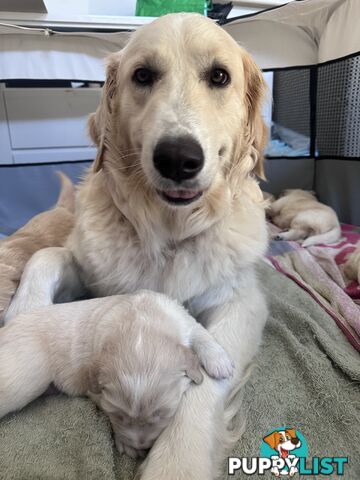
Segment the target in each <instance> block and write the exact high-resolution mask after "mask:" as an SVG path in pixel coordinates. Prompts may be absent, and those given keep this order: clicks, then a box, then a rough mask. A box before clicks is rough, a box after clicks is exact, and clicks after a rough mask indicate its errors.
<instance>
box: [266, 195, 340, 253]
mask: <svg viewBox="0 0 360 480" xmlns="http://www.w3.org/2000/svg"><path fill="white" fill-rule="evenodd" d="M268 215H269V216H270V218H271V221H272V222H273V223H274V224H275V225H276V226H277V227H279V228H281V229H282V230H283V231H282V232H280V233H276V234H274V236H273V238H274V239H275V240H297V241H301V243H302V246H303V247H310V245H316V244H319V243H334V242H337V241H338V240H339V239H340V237H341V228H340V224H339V220H338V218H337V215H336V213H335V211H334V210H333V209H332V208H331V207H328V206H327V205H324V204H323V203H320V202H319V201H318V200H317V199H316V197H315V194H314V193H313V192H308V191H305V190H297V189H295V190H285V192H284V194H283V195H282V196H281V197H280V198H278V199H277V200H275V201H273V202H272V203H271V206H270V209H269V211H268Z"/></svg>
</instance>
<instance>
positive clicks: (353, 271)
mask: <svg viewBox="0 0 360 480" xmlns="http://www.w3.org/2000/svg"><path fill="white" fill-rule="evenodd" d="M344 272H345V275H346V276H347V277H349V278H351V279H352V280H357V282H358V283H359V284H360V242H358V244H357V246H356V248H355V250H354V251H353V252H352V254H351V255H349V257H348V259H347V261H346V263H345V265H344Z"/></svg>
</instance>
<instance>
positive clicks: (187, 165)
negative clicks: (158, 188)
mask: <svg viewBox="0 0 360 480" xmlns="http://www.w3.org/2000/svg"><path fill="white" fill-rule="evenodd" d="M154 165H155V168H156V169H157V170H158V171H159V173H160V174H161V175H162V176H163V177H165V178H170V179H171V180H174V181H175V182H178V183H180V182H182V181H183V180H188V179H189V178H193V177H195V175H197V174H198V173H199V172H200V170H201V169H202V168H203V166H204V153H203V150H202V148H201V146H200V144H199V143H198V142H197V141H196V140H195V139H194V138H192V137H191V136H182V137H177V138H170V137H169V138H164V139H162V140H160V141H159V143H158V144H157V145H156V147H155V150H154Z"/></svg>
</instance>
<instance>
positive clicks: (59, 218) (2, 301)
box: [0, 172, 75, 326]
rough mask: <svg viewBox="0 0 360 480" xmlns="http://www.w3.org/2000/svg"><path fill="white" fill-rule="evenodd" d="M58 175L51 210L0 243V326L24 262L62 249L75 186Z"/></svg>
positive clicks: (70, 225) (69, 224)
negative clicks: (51, 249) (56, 195)
mask: <svg viewBox="0 0 360 480" xmlns="http://www.w3.org/2000/svg"><path fill="white" fill-rule="evenodd" d="M58 175H59V178H60V182H61V190H60V194H59V198H58V201H57V203H56V205H55V207H54V208H52V209H51V210H48V211H46V212H42V213H40V214H39V215H36V216H35V217H34V218H32V219H31V220H30V221H29V222H28V223H27V224H26V225H24V226H23V227H22V228H20V229H19V230H18V231H17V232H15V233H13V234H12V235H10V236H9V237H7V238H5V239H3V240H0V326H1V325H2V324H3V323H4V316H5V313H6V311H7V309H8V307H9V305H10V302H11V299H12V297H13V295H14V294H15V292H16V289H17V288H18V286H19V282H20V278H21V274H22V272H23V270H24V267H25V265H26V263H27V261H28V260H29V259H30V258H31V257H32V255H34V253H36V252H37V251H39V250H41V249H43V248H46V247H50V246H52V247H60V246H63V245H64V243H65V241H66V238H67V236H68V235H69V233H70V231H71V229H72V228H73V226H74V223H75V216H74V211H75V187H74V185H73V184H72V182H71V180H70V179H69V178H68V177H67V176H66V175H64V174H63V173H61V172H58Z"/></svg>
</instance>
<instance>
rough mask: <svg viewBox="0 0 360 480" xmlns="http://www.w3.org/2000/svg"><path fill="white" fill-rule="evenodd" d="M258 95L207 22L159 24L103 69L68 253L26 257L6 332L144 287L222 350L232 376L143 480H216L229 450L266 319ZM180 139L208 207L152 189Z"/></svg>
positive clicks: (245, 63)
mask: <svg viewBox="0 0 360 480" xmlns="http://www.w3.org/2000/svg"><path fill="white" fill-rule="evenodd" d="M149 64H150V65H151V66H153V67H154V68H158V69H160V70H161V76H160V77H159V81H158V82H157V83H155V84H154V85H153V86H152V87H151V88H150V89H141V88H139V87H138V86H137V85H135V84H134V82H133V80H132V79H133V75H134V71H135V69H136V68H139V66H140V67H141V66H142V65H145V66H147V65H149ZM214 65H221V66H222V67H223V68H225V69H227V71H228V72H229V74H230V77H231V82H230V83H229V84H228V85H227V86H226V87H224V88H222V89H216V88H213V87H212V86H209V82H208V81H207V80H206V79H205V77H206V75H207V73H206V72H208V71H209V69H210V70H211V69H212V68H213V66H214ZM263 94H264V81H263V79H262V75H261V72H260V71H259V69H258V68H257V66H256V65H255V63H254V62H253V60H252V59H251V57H250V56H249V55H248V54H247V53H246V52H245V51H244V50H243V49H242V48H241V47H239V46H238V45H237V44H236V42H235V41H234V40H233V39H232V38H231V37H230V36H229V35H228V34H227V33H226V32H224V31H223V30H222V29H221V28H220V27H218V26H217V25H216V24H214V23H213V22H212V21H210V20H208V19H206V18H204V17H201V16H199V15H190V14H177V15H167V16H164V17H162V18H160V19H158V20H156V21H154V22H153V23H151V24H149V25H147V26H145V27H143V28H141V29H139V30H138V31H137V32H136V33H135V34H134V35H133V36H132V37H131V39H130V41H129V43H128V45H127V46H126V47H125V48H124V49H123V50H122V51H121V52H119V53H117V54H114V55H112V56H111V57H110V59H109V62H108V70H107V80H106V83H105V86H104V90H103V97H102V100H101V103H100V106H99V108H98V110H97V112H96V114H94V115H92V116H91V117H90V121H89V129H90V133H91V135H92V137H93V139H94V141H95V142H96V143H97V144H98V156H97V159H96V162H95V164H94V168H93V171H90V172H88V174H87V175H86V177H85V179H84V181H83V183H82V185H81V186H80V188H79V197H78V205H77V213H76V225H75V228H74V230H73V232H72V234H71V236H70V238H69V241H68V243H67V248H64V249H58V250H56V251H54V250H53V249H47V250H43V251H42V252H38V254H36V255H35V256H34V257H33V259H32V260H31V261H30V262H29V264H28V265H27V268H26V270H25V272H24V276H23V279H22V282H21V285H20V287H19V290H18V292H17V295H16V297H15V299H14V302H13V304H12V306H11V308H10V309H9V314H8V316H7V319H8V320H11V317H12V316H13V315H15V314H16V313H19V312H22V311H29V310H31V309H32V308H34V307H36V306H37V305H39V304H42V305H43V304H50V303H52V302H53V301H54V299H56V297H57V294H58V290H59V288H64V287H67V289H68V290H70V291H72V292H76V293H79V291H80V290H81V288H82V286H85V287H87V288H89V289H91V291H92V293H93V294H95V295H110V294H115V293H129V292H135V291H137V290H138V289H141V288H146V289H150V290H155V291H159V292H163V293H165V294H166V295H168V296H169V297H172V298H175V299H177V300H178V301H179V302H180V303H182V304H184V305H185V306H186V307H187V308H188V310H189V312H190V313H191V314H192V315H193V316H195V317H196V318H197V320H198V321H200V322H201V323H202V324H203V325H204V326H206V327H207V328H208V330H209V332H210V333H211V334H212V335H213V336H214V338H216V340H217V341H218V342H219V343H220V345H222V346H223V347H224V348H225V350H226V351H227V353H228V354H229V355H230V357H231V358H232V359H233V361H234V364H235V373H234V376H233V377H232V379H231V380H226V381H225V380H224V381H222V382H216V381H214V380H213V379H211V378H210V377H205V378H204V381H203V383H202V384H201V385H200V386H198V387H196V388H192V387H191V388H190V389H189V390H188V391H187V392H186V395H184V397H183V399H182V401H181V403H180V406H179V409H178V410H177V413H176V414H175V417H174V419H173V420H172V422H171V423H170V424H169V425H168V426H167V427H166V428H165V430H164V431H163V432H162V434H161V435H160V437H159V438H158V439H157V441H156V442H155V444H154V446H153V448H152V449H151V451H150V453H149V455H148V457H147V459H146V461H145V463H144V465H143V466H142V468H141V472H140V473H139V475H140V476H141V478H142V479H143V480H210V479H212V478H215V477H217V475H218V473H219V466H220V465H221V462H222V460H223V458H224V455H225V449H226V448H228V447H229V446H230V445H231V442H233V441H235V440H236V438H237V435H235V433H237V432H238V430H234V429H233V422H232V420H233V417H234V415H235V413H236V412H237V410H238V398H239V396H238V395H237V392H238V390H239V389H240V385H241V381H242V379H243V377H244V374H245V372H246V371H247V367H248V365H249V364H250V363H251V362H252V361H253V359H254V356H255V355H256V352H257V349H258V347H259V344H260V341H261V335H262V330H263V327H264V323H265V320H266V317H267V308H266V304H265V301H264V298H263V294H262V292H261V290H260V288H259V285H258V281H257V279H256V274H255V268H254V266H255V264H256V262H258V261H259V259H260V258H261V257H262V256H263V254H264V252H265V250H266V246H267V232H266V224H265V213H264V201H263V196H262V193H261V191H260V188H259V186H258V183H257V180H256V178H255V175H256V174H258V175H261V174H262V171H263V170H262V148H263V145H264V142H265V140H266V130H265V128H264V124H263V121H262V118H261V102H262V98H263ZM177 133H184V134H185V133H186V134H190V135H193V136H194V137H195V138H196V140H197V141H198V142H199V143H200V144H201V147H202V149H203V151H204V154H205V161H204V167H203V169H202V170H201V172H200V173H199V174H198V175H197V177H196V178H194V179H192V181H191V185H190V184H188V183H187V184H186V188H191V189H197V190H198V191H200V192H201V193H202V195H201V196H200V198H199V199H198V200H196V201H195V202H194V203H191V204H190V205H187V206H181V207H174V206H170V205H168V204H167V203H166V202H165V201H164V200H163V199H162V198H161V196H160V195H159V194H158V190H159V189H160V190H161V189H163V188H179V186H174V185H172V184H170V183H169V181H168V180H164V179H163V178H160V177H159V175H158V174H157V172H156V171H155V169H154V167H153V161H152V157H153V155H152V154H153V148H154V145H155V144H156V142H157V141H158V140H159V139H160V138H162V137H163V136H164V135H168V134H169V135H176V134H177ZM180 188H183V186H180ZM184 188H185V187H184ZM34 285H36V287H35V288H34V287H33V286H34ZM39 292H40V293H39Z"/></svg>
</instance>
